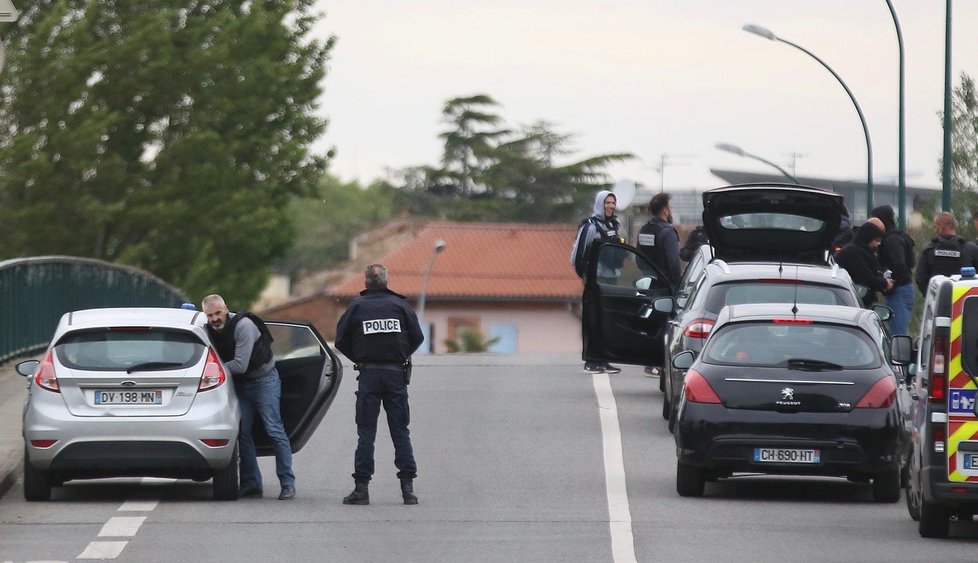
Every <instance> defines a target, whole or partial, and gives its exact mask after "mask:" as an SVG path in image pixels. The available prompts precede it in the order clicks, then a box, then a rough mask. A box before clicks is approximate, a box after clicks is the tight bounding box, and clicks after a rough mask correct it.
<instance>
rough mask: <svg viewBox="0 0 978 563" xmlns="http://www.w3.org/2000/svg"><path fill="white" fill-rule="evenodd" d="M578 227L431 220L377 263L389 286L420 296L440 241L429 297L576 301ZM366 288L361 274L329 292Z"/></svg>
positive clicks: (354, 291) (336, 293) (341, 294)
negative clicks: (573, 249)
mask: <svg viewBox="0 0 978 563" xmlns="http://www.w3.org/2000/svg"><path fill="white" fill-rule="evenodd" d="M576 233H577V225H530V224H522V223H453V222H447V221H438V222H432V223H429V224H428V225H427V226H425V227H424V228H422V229H421V230H420V231H418V232H417V234H416V235H415V236H414V237H413V238H411V239H409V240H407V241H406V242H404V243H401V244H400V245H398V246H396V247H394V248H393V249H391V250H390V251H389V252H387V254H385V255H384V256H382V257H379V258H378V259H377V260H376V261H377V262H379V263H381V264H384V265H385V266H387V268H388V271H389V279H390V281H389V287H390V288H391V290H393V291H396V292H398V293H401V294H403V295H406V296H408V297H417V296H418V295H419V294H420V293H421V284H422V282H423V280H424V273H425V269H426V268H427V266H428V262H429V261H430V260H431V256H432V254H433V253H434V245H435V241H436V240H443V241H445V248H444V250H442V252H440V253H439V254H438V256H437V258H436V259H435V262H434V265H433V266H432V269H431V275H430V276H429V278H428V287H427V290H426V295H427V297H428V299H432V298H443V299H444V298H462V299H464V298H484V299H547V300H550V299H576V298H580V296H581V290H582V284H581V280H580V279H579V278H578V277H577V275H576V274H575V273H574V270H573V268H571V265H570V250H571V246H572V245H573V244H574V236H575V235H576ZM361 290H363V273H362V272H359V273H357V274H355V275H352V276H350V277H349V278H347V279H346V280H344V281H343V282H341V283H339V284H337V285H336V286H333V287H332V288H330V289H328V290H326V292H325V293H326V295H331V296H336V297H351V296H355V295H358V294H359V293H360V291H361Z"/></svg>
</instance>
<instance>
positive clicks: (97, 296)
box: [0, 256, 189, 362]
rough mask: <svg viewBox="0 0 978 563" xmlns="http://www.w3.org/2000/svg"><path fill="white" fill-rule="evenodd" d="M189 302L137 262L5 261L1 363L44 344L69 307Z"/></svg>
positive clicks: (0, 285) (0, 277) (0, 269)
mask: <svg viewBox="0 0 978 563" xmlns="http://www.w3.org/2000/svg"><path fill="white" fill-rule="evenodd" d="M186 301H189V300H188V299H187V297H186V295H184V293H183V292H182V291H180V290H179V289H177V288H175V287H173V286H171V285H169V284H167V283H166V282H164V281H162V280H160V279H159V278H157V277H156V276H154V275H153V274H150V273H149V272H146V271H144V270H140V269H139V268H133V267H131V266H122V265H119V264H113V263H111V262H104V261H102V260H95V259H92V258H77V257H74V256H39V257H32V258H15V259H13V260H4V261H0V362H4V361H6V360H8V359H10V358H14V357H16V356H21V355H24V354H29V353H32V352H37V351H38V350H42V349H44V347H45V346H47V344H48V343H49V341H50V339H51V335H52V334H54V329H55V328H56V327H57V325H58V320H59V319H60V318H61V315H63V314H64V313H66V312H68V311H75V310H78V309H93V308H102V307H178V306H179V305H180V304H181V303H183V302H186Z"/></svg>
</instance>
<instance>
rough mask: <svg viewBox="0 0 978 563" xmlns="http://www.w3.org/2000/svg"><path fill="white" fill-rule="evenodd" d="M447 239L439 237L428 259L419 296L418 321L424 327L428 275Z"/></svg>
mask: <svg viewBox="0 0 978 563" xmlns="http://www.w3.org/2000/svg"><path fill="white" fill-rule="evenodd" d="M445 246H446V244H445V241H443V240H441V239H438V240H436V241H435V244H434V245H433V246H432V252H431V258H430V259H428V267H427V268H426V269H425V271H424V279H423V280H422V281H421V295H419V296H418V323H419V324H420V325H421V327H422V329H423V328H424V304H425V297H426V296H427V293H428V276H430V275H431V268H432V266H434V265H435V258H437V257H438V253H440V252H441V251H442V250H445Z"/></svg>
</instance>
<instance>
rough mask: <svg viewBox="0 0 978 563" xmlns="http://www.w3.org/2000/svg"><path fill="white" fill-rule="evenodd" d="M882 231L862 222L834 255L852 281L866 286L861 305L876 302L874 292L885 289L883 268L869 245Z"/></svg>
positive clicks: (881, 236)
mask: <svg viewBox="0 0 978 563" xmlns="http://www.w3.org/2000/svg"><path fill="white" fill-rule="evenodd" d="M883 235H884V233H883V231H881V230H880V229H879V227H877V226H876V225H874V224H872V223H863V224H862V226H860V227H859V229H857V230H856V234H855V235H854V236H853V239H852V242H850V243H849V244H847V245H845V247H843V248H842V250H840V251H839V253H838V254H836V255H835V262H836V264H838V265H839V266H841V267H843V268H845V269H846V271H847V272H849V277H851V278H852V283H856V284H859V285H863V286H866V287H867V288H869V291H867V292H866V296H865V297H863V305H864V306H865V307H870V306H871V305H872V304H873V303H875V302H876V292H878V291H885V290H886V278H884V277H883V269H882V268H881V267H880V263H879V260H877V259H876V253H875V252H873V250H872V249H871V248H870V247H869V243H870V242H872V241H873V239H878V238H883Z"/></svg>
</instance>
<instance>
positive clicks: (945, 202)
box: [941, 0, 953, 211]
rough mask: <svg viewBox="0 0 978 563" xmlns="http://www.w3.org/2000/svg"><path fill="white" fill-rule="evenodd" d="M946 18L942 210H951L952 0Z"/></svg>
mask: <svg viewBox="0 0 978 563" xmlns="http://www.w3.org/2000/svg"><path fill="white" fill-rule="evenodd" d="M946 11H947V15H946V16H945V20H944V158H943V159H942V160H943V162H942V166H941V184H942V188H941V211H950V210H951V127H952V126H953V125H952V122H951V0H947V7H946Z"/></svg>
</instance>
